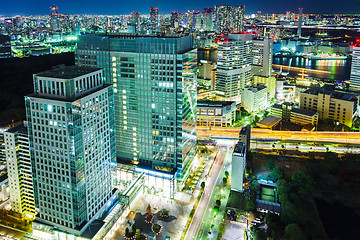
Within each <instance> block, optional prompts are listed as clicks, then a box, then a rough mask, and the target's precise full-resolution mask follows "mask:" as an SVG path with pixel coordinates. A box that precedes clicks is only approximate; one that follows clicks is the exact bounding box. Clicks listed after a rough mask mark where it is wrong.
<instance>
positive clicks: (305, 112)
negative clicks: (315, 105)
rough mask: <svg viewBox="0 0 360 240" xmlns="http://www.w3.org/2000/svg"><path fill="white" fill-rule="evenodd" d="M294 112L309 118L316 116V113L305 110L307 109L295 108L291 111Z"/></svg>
mask: <svg viewBox="0 0 360 240" xmlns="http://www.w3.org/2000/svg"><path fill="white" fill-rule="evenodd" d="M291 111H292V112H294V113H299V114H302V115H307V116H310V117H312V116H314V115H315V114H316V112H315V111H311V110H305V109H300V108H293V109H291Z"/></svg>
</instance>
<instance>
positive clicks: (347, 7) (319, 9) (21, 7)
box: [0, 0, 357, 15]
mask: <svg viewBox="0 0 360 240" xmlns="http://www.w3.org/2000/svg"><path fill="white" fill-rule="evenodd" d="M336 3H337V1H335V0H330V1H325V0H321V1H316V2H314V1H310V0H306V1H302V2H299V3H297V2H293V3H290V2H287V1H285V0H281V1H276V2H275V3H274V2H271V3H270V2H268V1H265V0H258V1H256V2H252V1H240V2H236V1H231V0H226V1H219V0H211V1H205V0H201V1H197V2H196V4H194V2H192V1H189V0H186V1H182V2H181V3H180V2H179V3H175V4H174V3H173V2H167V1H162V0H156V1H152V2H149V3H146V4H143V3H142V2H140V1H139V2H136V1H135V2H134V1H131V2H129V3H119V2H116V1H114V0H106V1H103V2H102V5H101V6H102V7H101V8H99V7H98V2H96V1H88V2H86V4H85V3H84V2H73V1H69V0H64V1H62V2H59V1H58V2H56V1H45V0H36V1H31V2H28V1H25V0H19V1H6V2H4V3H2V9H1V10H0V15H46V14H49V13H50V9H49V6H51V5H53V4H55V5H57V6H58V7H59V13H62V14H94V15H127V14H130V13H131V12H134V11H136V12H140V13H141V14H149V9H150V7H158V8H159V13H160V14H170V13H171V11H178V12H186V11H187V10H195V11H203V10H204V8H207V7H213V6H214V5H245V6H246V8H245V13H246V14H255V13H257V12H258V11H261V12H263V13H285V12H286V11H292V12H297V9H298V8H299V7H301V8H304V13H312V14H356V13H357V12H356V8H354V7H353V5H354V3H353V2H350V1H349V0H346V1H345V2H342V6H343V7H342V8H339V6H338V5H337V4H336ZM139 6H140V7H139Z"/></svg>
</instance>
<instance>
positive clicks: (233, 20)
mask: <svg viewBox="0 0 360 240" xmlns="http://www.w3.org/2000/svg"><path fill="white" fill-rule="evenodd" d="M214 10H215V16H216V20H215V23H216V29H217V31H219V32H225V33H230V32H235V33H238V32H242V31H244V12H245V6H226V5H216V6H215V7H214Z"/></svg>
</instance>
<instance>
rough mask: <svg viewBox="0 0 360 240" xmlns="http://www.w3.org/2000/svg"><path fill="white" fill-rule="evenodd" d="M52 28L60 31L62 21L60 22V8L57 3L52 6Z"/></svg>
mask: <svg viewBox="0 0 360 240" xmlns="http://www.w3.org/2000/svg"><path fill="white" fill-rule="evenodd" d="M50 28H51V31H54V32H56V31H59V30H60V23H59V8H58V7H57V6H55V5H52V6H51V7H50Z"/></svg>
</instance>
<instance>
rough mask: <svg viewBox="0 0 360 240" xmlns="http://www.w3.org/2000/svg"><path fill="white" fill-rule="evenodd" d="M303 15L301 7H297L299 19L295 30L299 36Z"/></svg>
mask: <svg viewBox="0 0 360 240" xmlns="http://www.w3.org/2000/svg"><path fill="white" fill-rule="evenodd" d="M303 15H304V14H303V8H299V20H298V31H297V35H298V37H301V25H302V20H303Z"/></svg>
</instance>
